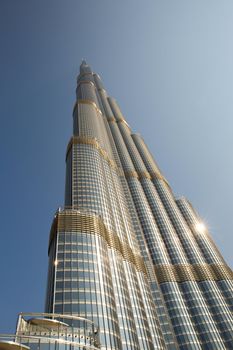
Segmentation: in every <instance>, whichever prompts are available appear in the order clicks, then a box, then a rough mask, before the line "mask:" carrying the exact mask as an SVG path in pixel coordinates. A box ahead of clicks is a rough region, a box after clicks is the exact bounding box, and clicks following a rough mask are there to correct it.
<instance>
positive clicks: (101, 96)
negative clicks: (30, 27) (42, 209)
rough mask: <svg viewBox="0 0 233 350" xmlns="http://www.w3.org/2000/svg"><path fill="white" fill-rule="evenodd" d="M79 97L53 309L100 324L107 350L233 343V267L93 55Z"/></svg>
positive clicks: (55, 243) (54, 241)
mask: <svg viewBox="0 0 233 350" xmlns="http://www.w3.org/2000/svg"><path fill="white" fill-rule="evenodd" d="M76 97H77V100H76V103H75V107H74V112H73V136H72V138H71V140H70V142H69V144H68V147H67V154H66V188H65V206H64V208H63V209H59V211H58V212H57V213H56V216H55V219H54V222H53V225H52V229H51V235H50V243H49V256H50V270H49V271H50V272H49V278H48V293H47V304H46V305H47V306H46V311H47V312H51V313H61V314H65V315H67V314H68V315H78V316H82V317H84V318H87V319H89V320H91V321H93V322H94V323H95V324H96V325H97V326H98V327H99V329H100V342H101V345H102V348H103V349H122V350H123V349H124V350H126V349H138V350H141V349H200V350H201V349H230V348H233V341H232V314H231V308H232V272H231V270H230V268H229V267H228V266H227V265H226V263H225V262H224V260H223V258H222V257H221V254H220V253H219V252H218V250H217V248H216V246H215V245H214V243H213V241H212V239H211V238H210V235H209V234H208V233H207V229H206V228H204V226H203V225H202V224H201V219H200V218H199V217H198V215H197V214H196V212H195V211H194V210H193V208H192V206H191V205H190V204H189V202H188V201H187V200H186V199H184V198H181V199H178V200H177V199H176V198H175V197H174V195H173V193H172V190H171V188H170V186H169V184H168V182H167V180H166V179H165V177H164V176H163V174H162V173H161V171H160V169H159V167H158V166H157V164H156V163H155V161H154V159H153V156H152V155H151V153H150V152H149V150H148V148H147V146H146V144H145V142H144V140H143V139H142V137H141V136H140V135H138V134H134V133H132V131H131V129H130V127H129V125H128V123H127V122H126V120H125V118H124V116H123V115H122V113H121V110H120V108H119V106H118V104H117V102H116V101H115V100H114V99H113V98H110V97H109V96H108V94H107V92H106V90H105V89H104V87H103V84H102V82H101V79H100V77H99V76H98V75H97V74H95V73H93V72H92V70H91V68H90V67H89V66H88V65H87V64H86V62H85V61H83V62H82V64H81V66H80V75H79V76H78V79H77V89H76ZM201 227H202V229H201Z"/></svg>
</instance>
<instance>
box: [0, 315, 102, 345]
mask: <svg viewBox="0 0 233 350" xmlns="http://www.w3.org/2000/svg"><path fill="white" fill-rule="evenodd" d="M28 349H29V350H81V349H85V350H96V349H100V343H99V334H98V328H97V327H96V326H95V324H94V323H93V322H92V321H90V320H87V319H85V318H82V317H78V316H71V315H63V314H50V313H21V314H20V315H19V318H18V323H17V329H16V334H14V335H12V334H2V335H0V350H28Z"/></svg>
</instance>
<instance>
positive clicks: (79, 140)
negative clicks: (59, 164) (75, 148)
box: [66, 136, 123, 175]
mask: <svg viewBox="0 0 233 350" xmlns="http://www.w3.org/2000/svg"><path fill="white" fill-rule="evenodd" d="M73 144H76V145H77V144H84V145H90V146H92V147H94V148H95V149H97V151H98V152H99V154H100V155H101V156H102V157H103V158H104V159H105V160H106V161H107V162H108V164H109V166H110V167H111V168H113V169H114V170H115V171H116V172H117V173H118V174H119V175H123V170H122V169H121V168H120V167H118V166H117V164H116V162H115V161H114V160H113V159H111V158H110V157H109V156H108V153H107V152H106V151H105V150H104V149H103V148H102V147H101V146H100V144H99V143H98V141H97V140H96V139H92V138H89V137H86V136H73V137H71V139H70V141H69V143H68V146H67V151H66V159H67V156H68V153H69V151H70V149H71V147H72V145H73Z"/></svg>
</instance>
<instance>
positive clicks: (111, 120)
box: [107, 117, 116, 122]
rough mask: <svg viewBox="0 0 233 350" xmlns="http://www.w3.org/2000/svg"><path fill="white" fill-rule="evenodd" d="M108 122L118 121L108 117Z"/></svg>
mask: <svg viewBox="0 0 233 350" xmlns="http://www.w3.org/2000/svg"><path fill="white" fill-rule="evenodd" d="M107 121H108V122H116V120H115V118H114V117H108V118H107Z"/></svg>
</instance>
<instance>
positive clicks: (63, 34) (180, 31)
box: [0, 0, 233, 333]
mask: <svg viewBox="0 0 233 350" xmlns="http://www.w3.org/2000/svg"><path fill="white" fill-rule="evenodd" d="M232 33H233V1H232V0H192V1H191V0H176V1H174V0H160V1H159V0H151V1H150V0H145V1H142V0H124V1H123V0H118V1H113V0H112V1H110V0H98V1H97V0H85V1H84V0H83V1H81V0H66V1H65V0H39V1H36V0H14V1H13V0H1V2H0V50H1V56H0V57H1V65H0V78H1V83H0V89H1V91H0V111H1V114H0V115H1V124H0V142H1V147H0V159H1V172H0V177H1V178H0V191H1V192H0V193H1V245H0V283H1V288H0V312H1V318H0V332H1V333H4V332H8V331H9V332H13V331H14V328H15V319H16V314H17V313H18V312H20V311H31V312H36V311H37V312H38V311H43V310H44V299H45V298H44V297H45V288H46V278H47V263H48V261H47V244H48V236H49V230H50V224H51V221H52V217H53V214H54V212H55V210H56V208H57V207H58V206H60V205H62V204H63V197H64V174H65V149H66V145H67V143H68V140H69V138H70V136H71V132H72V109H73V105H74V102H75V87H76V86H75V84H76V76H77V74H78V70H79V64H80V62H81V59H82V58H85V59H86V60H87V62H88V63H90V65H91V66H92V68H93V70H94V71H96V72H98V73H99V74H100V75H101V76H102V79H103V82H104V84H105V87H106V89H107V91H108V93H109V95H112V96H114V97H115V98H116V99H117V100H118V103H119V104H120V106H121V108H122V111H123V114H124V115H125V117H126V119H127V121H128V122H129V124H130V125H131V127H132V129H133V131H134V132H140V133H141V134H142V136H143V137H144V139H145V140H146V142H147V144H148V145H149V147H150V149H151V151H152V152H153V154H154V156H155V158H156V160H157V161H158V164H159V166H160V167H161V169H162V170H163V172H164V174H165V175H166V177H167V179H168V181H169V182H170V184H171V186H172V188H173V190H174V192H175V194H176V195H177V196H180V195H185V196H186V197H187V198H188V199H189V200H190V201H191V202H192V203H193V205H194V207H195V208H196V209H197V210H198V211H199V213H200V214H201V216H202V217H203V218H204V220H205V222H206V223H207V224H208V226H209V227H210V229H211V232H212V235H213V237H214V240H215V242H216V243H217V245H218V247H219V248H220V250H221V252H222V253H223V255H224V257H225V259H226V261H227V262H228V264H229V265H231V266H233V258H232V245H233V244H232V242H233V238H232V226H233V211H232V197H233V185H232V179H233V160H232V149H233V137H232V135H233V63H232V62H233V45H232Z"/></svg>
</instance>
